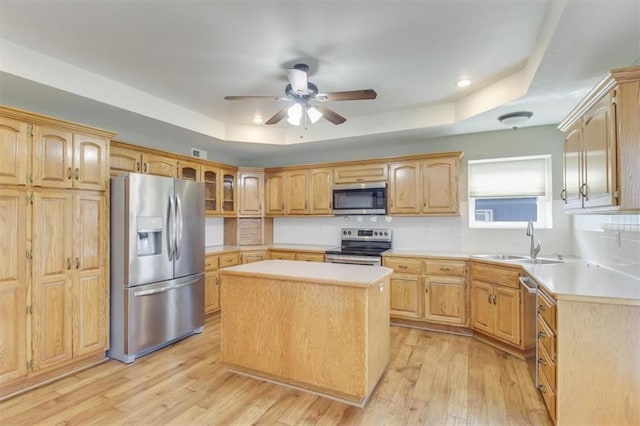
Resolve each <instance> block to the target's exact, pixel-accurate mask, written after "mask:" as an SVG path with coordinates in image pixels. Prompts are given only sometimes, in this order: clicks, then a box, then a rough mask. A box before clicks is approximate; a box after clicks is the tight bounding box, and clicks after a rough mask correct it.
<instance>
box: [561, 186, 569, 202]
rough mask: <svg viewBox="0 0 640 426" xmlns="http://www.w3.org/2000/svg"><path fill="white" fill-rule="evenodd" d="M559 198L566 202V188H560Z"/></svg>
mask: <svg viewBox="0 0 640 426" xmlns="http://www.w3.org/2000/svg"><path fill="white" fill-rule="evenodd" d="M560 199H561V200H562V201H564V202H565V203H566V202H567V190H566V189H562V191H560Z"/></svg>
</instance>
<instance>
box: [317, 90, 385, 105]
mask: <svg viewBox="0 0 640 426" xmlns="http://www.w3.org/2000/svg"><path fill="white" fill-rule="evenodd" d="M377 96H378V94H377V93H376V91H375V90H373V89H365V90H348V91H346V92H329V93H318V94H317V95H316V96H315V97H314V99H315V100H317V101H322V102H328V101H357V100H360V99H375V98H376V97H377Z"/></svg>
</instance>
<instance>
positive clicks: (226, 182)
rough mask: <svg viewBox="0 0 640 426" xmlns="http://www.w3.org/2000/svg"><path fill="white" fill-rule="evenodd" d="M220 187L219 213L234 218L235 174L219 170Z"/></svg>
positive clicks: (235, 206)
mask: <svg viewBox="0 0 640 426" xmlns="http://www.w3.org/2000/svg"><path fill="white" fill-rule="evenodd" d="M220 177H221V178H222V186H221V188H220V201H221V203H222V204H221V208H222V209H221V213H222V214H223V215H225V216H235V215H236V212H237V204H236V172H235V171H231V170H225V169H221V170H220Z"/></svg>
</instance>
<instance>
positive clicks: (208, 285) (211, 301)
mask: <svg viewBox="0 0 640 426" xmlns="http://www.w3.org/2000/svg"><path fill="white" fill-rule="evenodd" d="M239 264H240V254H239V253H238V252H232V253H223V254H208V255H206V256H205V259H204V313H205V314H209V313H212V312H217V311H219V310H220V308H221V307H222V306H221V303H220V276H219V269H220V268H226V267H228V266H235V265H239Z"/></svg>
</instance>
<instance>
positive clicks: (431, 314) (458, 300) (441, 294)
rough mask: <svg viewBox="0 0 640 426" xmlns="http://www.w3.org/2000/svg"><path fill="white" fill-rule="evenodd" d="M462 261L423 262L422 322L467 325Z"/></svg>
mask: <svg viewBox="0 0 640 426" xmlns="http://www.w3.org/2000/svg"><path fill="white" fill-rule="evenodd" d="M465 269H466V268H465V262H464V261H459V260H439V259H438V260H434V259H429V260H426V261H425V262H424V272H425V274H426V275H425V276H424V319H425V320H427V321H430V322H437V323H443V324H451V325H466V324H467V291H466V290H467V287H466V284H465V283H466V280H465Z"/></svg>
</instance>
